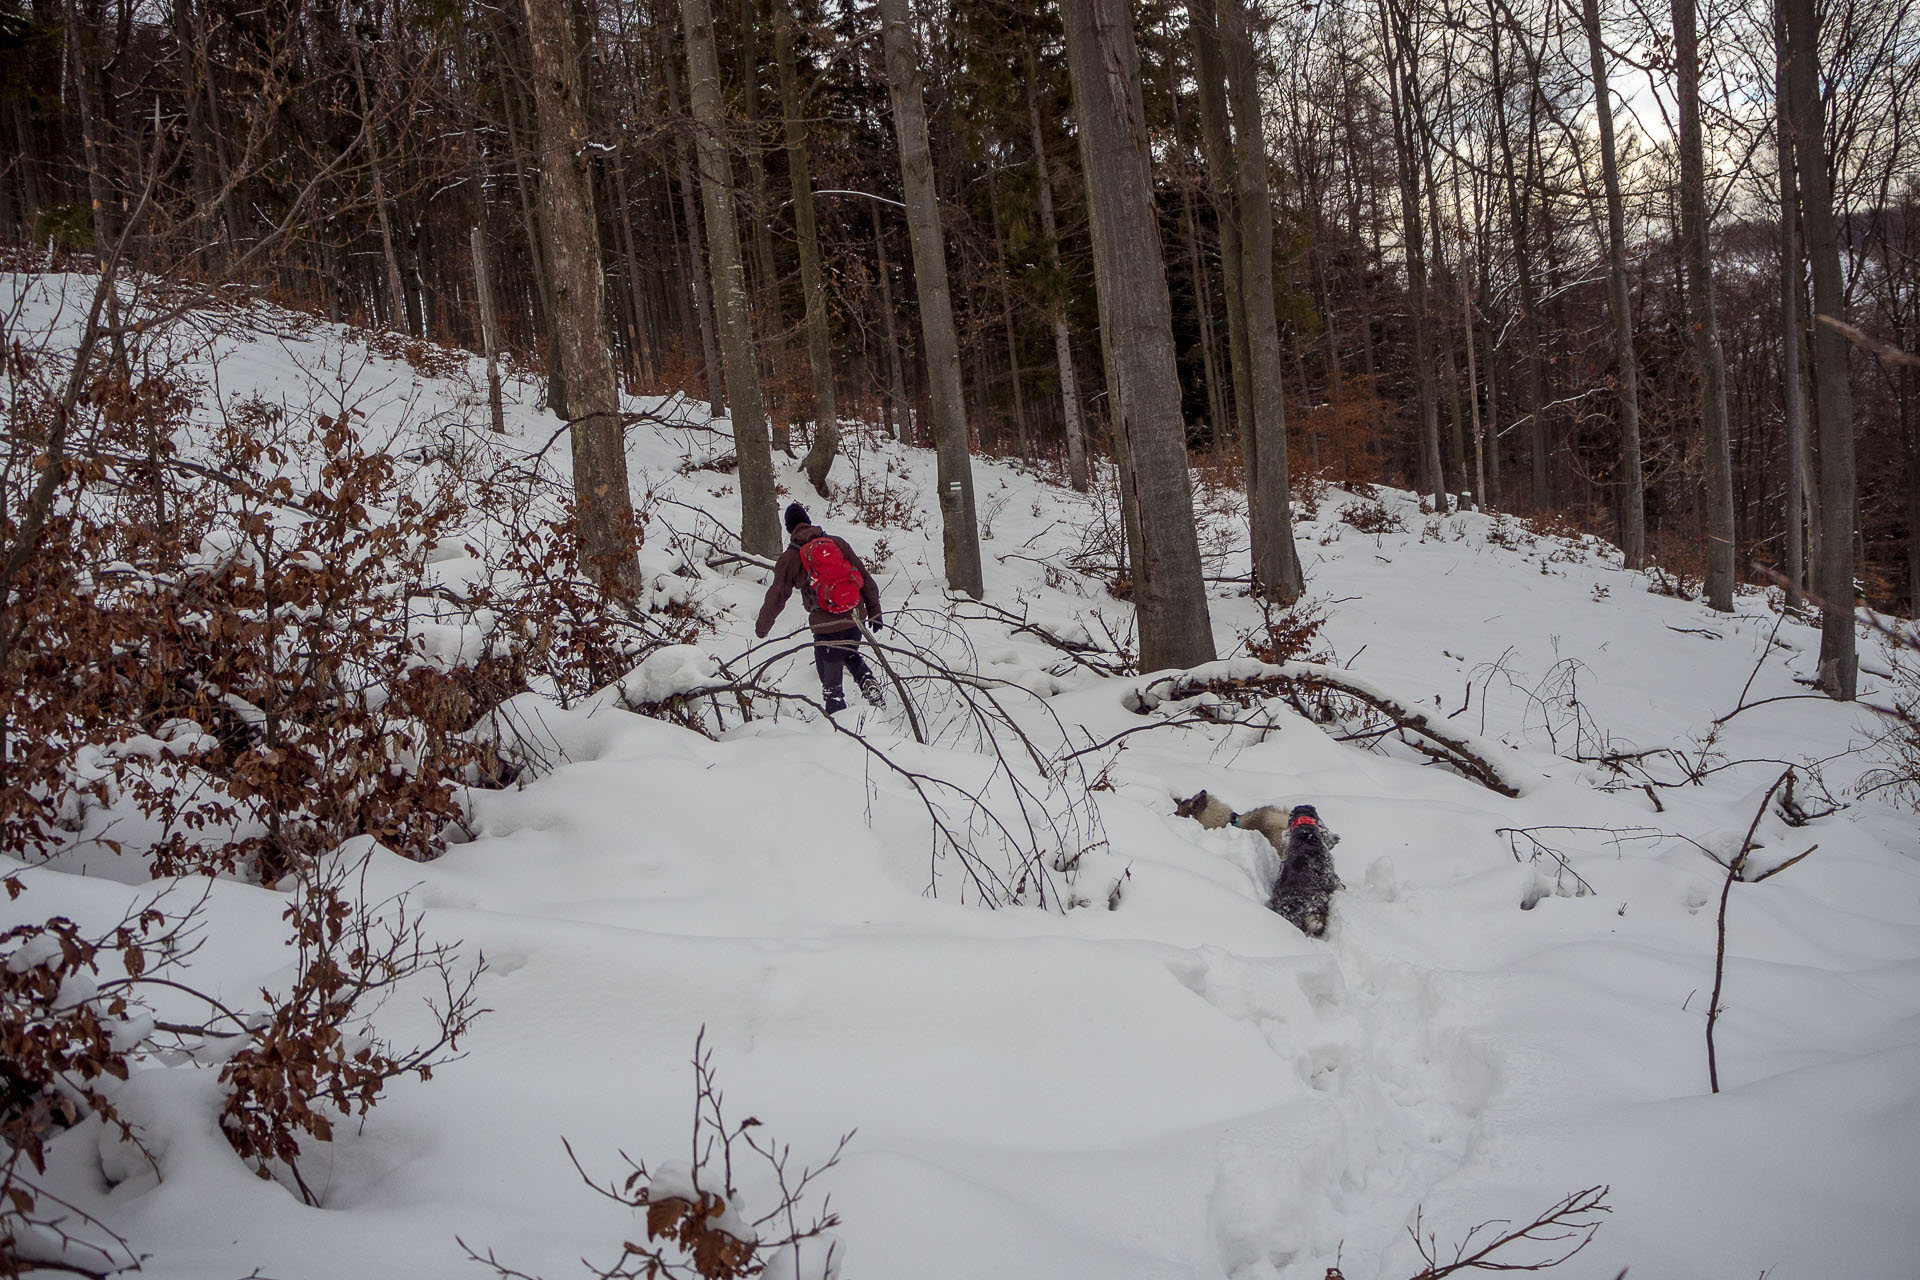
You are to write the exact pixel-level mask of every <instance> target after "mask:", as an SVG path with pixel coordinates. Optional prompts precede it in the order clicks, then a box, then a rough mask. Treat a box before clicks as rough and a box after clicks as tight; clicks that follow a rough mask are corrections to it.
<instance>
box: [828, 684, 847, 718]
mask: <svg viewBox="0 0 1920 1280" xmlns="http://www.w3.org/2000/svg"><path fill="white" fill-rule="evenodd" d="M822 705H823V706H825V708H826V711H827V714H828V715H832V714H833V713H834V712H836V711H845V710H846V709H847V695H846V692H845V691H844V690H841V689H828V690H827V691H826V700H825V702H824V703H823V704H822Z"/></svg>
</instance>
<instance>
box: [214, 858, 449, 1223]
mask: <svg viewBox="0 0 1920 1280" xmlns="http://www.w3.org/2000/svg"><path fill="white" fill-rule="evenodd" d="M366 868H367V862H366V859H364V858H363V859H361V860H360V861H359V862H358V863H357V864H356V863H351V862H348V861H347V860H345V859H335V860H333V862H332V863H331V864H330V865H327V866H325V867H322V868H321V869H319V870H318V871H316V872H313V873H310V874H308V875H306V876H305V877H303V881H302V883H301V885H300V887H299V889H298V891H297V892H296V894H295V896H294V900H293V902H292V903H291V904H290V905H289V906H288V907H287V910H286V912H285V918H286V920H287V921H288V922H289V923H290V924H291V925H292V927H293V941H294V948H295V954H296V958H295V962H294V974H295V976H294V980H293V983H292V985H291V986H290V987H289V988H288V989H287V990H286V991H285V992H284V993H280V994H278V995H271V994H269V995H268V999H269V1001H270V1003H271V1006H272V1007H271V1012H270V1013H269V1014H268V1015H267V1016H266V1017H265V1018H264V1019H250V1020H249V1021H248V1023H247V1026H246V1030H245V1034H246V1037H247V1041H248V1043H247V1044H246V1045H245V1047H243V1048H242V1049H241V1050H240V1051H239V1052H238V1053H236V1054H234V1055H233V1056H232V1057H231V1058H229V1059H228V1060H227V1063H226V1065H225V1066H223V1067H222V1068H221V1071H220V1083H221V1084H223V1085H224V1086H226V1090H227V1095H226V1104H225V1107H224V1108H223V1110H222V1112H221V1116H220V1127H221V1129H222V1130H223V1131H224V1132H225V1133H226V1136H227V1141H228V1142H229V1143H230V1144H232V1146H233V1149H234V1151H235V1152H236V1153H238V1154H239V1156H240V1157H241V1158H242V1159H243V1160H247V1161H250V1162H251V1163H252V1164H253V1165H254V1168H255V1170H256V1171H257V1172H258V1173H259V1174H260V1176H261V1177H263V1178H265V1177H270V1176H272V1173H273V1171H274V1170H276V1169H278V1170H280V1171H284V1173H285V1174H286V1176H287V1177H288V1178H290V1179H291V1180H292V1182H293V1184H294V1186H295V1187H296V1188H297V1189H298V1190H299V1192H300V1196H301V1198H302V1199H303V1200H305V1201H306V1202H307V1203H308V1204H318V1203H319V1202H320V1201H319V1197H318V1196H317V1195H316V1194H315V1192H314V1190H313V1188H312V1187H311V1186H310V1185H309V1184H308V1183H307V1180H306V1178H305V1176H304V1175H303V1174H302V1172H301V1170H300V1155H301V1149H302V1148H301V1140H302V1138H303V1136H304V1137H307V1138H312V1139H314V1140H316V1141H319V1142H331V1141H332V1140H333V1123H334V1120H335V1119H344V1118H346V1117H350V1116H353V1115H356V1114H358V1115H365V1114H366V1113H367V1112H368V1111H369V1110H371V1109H372V1108H373V1105H374V1104H375V1103H376V1102H377V1101H378V1100H379V1098H380V1095H381V1093H382V1092H383V1091H384V1090H385V1089H386V1087H387V1085H388V1084H390V1083H392V1082H393V1081H394V1080H397V1079H399V1078H400V1077H402V1076H408V1075H412V1076H417V1077H419V1078H420V1079H421V1080H431V1079H432V1078H433V1070H434V1068H435V1067H437V1066H440V1065H443V1064H444V1063H447V1062H450V1061H452V1060H454V1059H455V1058H457V1057H458V1056H459V1044H460V1037H461V1036H462V1035H464V1034H465V1033H466V1031H467V1029H468V1028H469V1027H470V1026H471V1025H472V1024H473V1021H474V1019H475V1018H477V1017H479V1016H480V1014H481V1013H483V1012H484V1010H482V1009H481V1008H480V1005H479V999H478V997H477V995H476V988H477V986H478V983H479V980H480V975H481V974H482V973H484V972H485V970H486V964H485V961H484V960H480V961H475V962H474V963H473V964H471V965H462V964H461V962H460V959H459V956H458V944H455V943H446V942H431V941H429V940H428V939H427V938H426V936H425V934H424V933H423V931H422V928H421V922H420V917H419V916H418V914H417V913H415V912H414V911H413V910H412V908H411V905H410V904H409V902H408V900H407V896H406V895H405V894H401V895H398V896H395V897H391V898H387V899H385V900H384V901H378V902H369V901H368V900H367V897H366V886H365V876H366ZM421 987H424V988H425V994H424V995H423V996H422V999H423V1002H424V1003H425V1004H426V1006H427V1008H428V1009H429V1011H430V1012H431V1015H432V1021H433V1024H434V1033H433V1036H432V1038H431V1039H430V1040H429V1041H428V1042H427V1043H425V1044H421V1045H414V1046H411V1047H405V1048H401V1047H397V1046H395V1045H393V1044H392V1043H391V1042H389V1041H388V1040H387V1039H386V1038H385V1037H384V1036H382V1035H380V1034H379V1033H378V1032H377V1031H376V1030H375V1028H374V1024H373V1018H374V1015H375V1014H377V1013H378V1012H379V1010H380V1008H381V1006H382V1005H384V1004H385V1003H386V1002H387V1001H388V1000H389V999H390V998H392V997H393V996H394V995H395V994H397V993H399V992H400V991H403V990H408V991H411V990H416V989H419V988H421Z"/></svg>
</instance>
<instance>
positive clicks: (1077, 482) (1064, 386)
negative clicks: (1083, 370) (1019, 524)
mask: <svg viewBox="0 0 1920 1280" xmlns="http://www.w3.org/2000/svg"><path fill="white" fill-rule="evenodd" d="M1038 78H1039V76H1038V71H1037V68H1036V67H1035V65H1034V57H1033V55H1032V54H1031V53H1029V54H1028V55H1027V119H1028V121H1029V122H1030V123H1031V124H1032V126H1033V162H1034V165H1035V166H1036V167H1037V169H1038V171H1039V174H1038V176H1039V179H1040V233H1041V234H1042V235H1044V236H1045V237H1046V238H1047V270H1048V271H1049V272H1050V273H1052V274H1053V275H1054V276H1056V277H1057V276H1058V275H1059V274H1060V227H1059V224H1058V223H1057V222H1056V221H1055V220H1054V215H1053V173H1052V168H1051V166H1050V165H1048V164H1047V135H1046V132H1045V131H1044V130H1043V129H1042V128H1041V127H1040V100H1039V98H1038V97H1037V96H1036V94H1035V90H1034V81H1035V80H1037V79H1038ZM1060 292H1061V291H1060V290H1059V289H1058V288H1055V289H1051V290H1049V291H1048V294H1047V318H1048V320H1049V321H1050V322H1051V323H1052V326H1053V360H1054V364H1055V365H1056V366H1057V367H1058V369H1059V373H1060V415H1061V417H1062V418H1063V419H1064V420H1065V424H1066V432H1067V483H1068V484H1070V485H1072V486H1073V487H1074V490H1075V491H1076V492H1078V493H1085V492H1086V491H1087V429H1086V426H1085V425H1084V421H1083V419H1082V418H1081V414H1080V380H1079V377H1078V375H1077V374H1075V372H1074V368H1073V337H1072V334H1071V333H1070V332H1069V330H1068V329H1067V309H1066V304H1065V303H1064V302H1062V301H1061V298H1060Z"/></svg>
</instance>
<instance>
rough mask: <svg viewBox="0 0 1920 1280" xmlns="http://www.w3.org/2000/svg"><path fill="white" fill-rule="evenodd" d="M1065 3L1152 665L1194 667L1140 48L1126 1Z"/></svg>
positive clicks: (1185, 498) (1202, 608)
mask: <svg viewBox="0 0 1920 1280" xmlns="http://www.w3.org/2000/svg"><path fill="white" fill-rule="evenodd" d="M1061 10H1062V15H1063V17H1064V19H1065V26H1066V36H1067V67H1068V74H1069V76H1070V78H1071V80H1072V82H1073V98H1074V110H1075V115H1076V117H1077V119H1078V121H1079V125H1080V161H1081V164H1080V169H1081V172H1082V173H1083V174H1085V176H1086V183H1087V212H1088V216H1089V223H1090V229H1091V231H1092V235H1093V259H1094V284H1095V290H1096V292H1097V294H1098V296H1099V306H1100V337H1101V345H1102V347H1103V348H1104V350H1105V354H1106V368H1107V391H1108V400H1109V402H1110V404H1111V405H1112V415H1113V417H1112V421H1113V434H1114V442H1115V446H1116V448H1115V452H1116V454H1117V456H1118V462H1119V467H1120V472H1121V478H1122V490H1123V493H1124V492H1125V491H1126V490H1127V489H1129V488H1130V489H1131V491H1132V494H1133V500H1134V503H1135V516H1136V518H1137V521H1138V528H1139V535H1138V536H1139V543H1138V551H1137V555H1136V558H1135V562H1134V565H1133V584H1134V605H1135V607H1136V609H1137V610H1138V614H1139V619H1140V669H1141V670H1142V671H1158V670H1164V669H1166V668H1168V667H1190V666H1193V665H1195V664H1196V663H1201V662H1207V661H1210V660H1212V658H1213V656H1214V648H1213V627H1212V623H1211V621H1210V620H1209V618H1208V615H1207V593H1206V587H1205V583H1204V582H1203V581H1202V579H1201V576H1200V547H1199V542H1198V539H1197V536H1196V533H1195V527H1194V514H1193V491H1192V482H1191V478H1190V476H1189V473H1188V469H1187V449H1186V422H1185V420H1184V419H1183V417H1182V415H1181V409H1180V377H1179V370H1178V368H1177V367H1176V363H1175V356H1174V346H1173V318H1172V304H1171V302H1170V301H1169V299H1168V296H1167V270H1166V263H1165V260H1164V259H1163V258H1162V256H1161V248H1160V233H1159V227H1158V224H1157V221H1156V216H1155V210H1154V203H1153V181H1152V171H1151V167H1150V158H1149V154H1148V151H1147V131H1146V128H1145V121H1144V115H1145V112H1144V109H1143V107H1142V105H1141V99H1140V57H1139V52H1138V49H1137V48H1136V46H1135V44H1134V35H1133V22H1132V17H1131V14H1130V12H1129V10H1128V6H1127V3H1126V0H1064V3H1063V4H1062V5H1061Z"/></svg>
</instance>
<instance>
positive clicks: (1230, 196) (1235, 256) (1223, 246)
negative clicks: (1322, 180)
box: [1187, 0, 1260, 511]
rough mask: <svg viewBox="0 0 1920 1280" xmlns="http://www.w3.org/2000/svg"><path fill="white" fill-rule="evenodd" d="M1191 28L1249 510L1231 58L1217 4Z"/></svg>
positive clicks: (1254, 496) (1197, 5) (1193, 13)
mask: <svg viewBox="0 0 1920 1280" xmlns="http://www.w3.org/2000/svg"><path fill="white" fill-rule="evenodd" d="M1187 28H1188V31H1189V32H1190V33H1191V37H1192V40H1193V79H1194V91H1195V94H1196V96H1197V97H1198V98H1199V100H1200V153H1201V155H1202V156H1203V157H1204V158H1205V160H1206V162H1207V190H1208V194H1209V195H1210V196H1211V197H1212V199H1213V213H1214V220H1215V223H1216V225H1217V226H1218V227H1219V229H1220V283H1221V292H1222V293H1223V294H1224V295H1225V301H1226V310H1227V367H1228V370H1227V376H1228V381H1229V383H1230V384H1231V386H1232V390H1233V420H1234V427H1235V434H1236V436H1237V438H1238V439H1239V441H1240V462H1241V467H1242V470H1243V471H1244V473H1245V477H1246V479H1245V483H1246V488H1247V509H1248V510H1249V511H1251V510H1252V509H1253V508H1254V506H1255V505H1256V504H1257V503H1258V502H1259V500H1260V495H1259V492H1258V489H1259V483H1260V477H1259V475H1258V473H1257V470H1256V467H1255V458H1254V420H1253V390H1252V384H1251V382H1250V378H1251V372H1250V371H1249V369H1248V367H1247V366H1248V360H1247V308H1246V299H1245V293H1246V276H1245V273H1244V269H1243V267H1242V264H1241V257H1242V254H1241V239H1240V210H1239V203H1238V198H1237V196H1236V191H1235V189H1236V187H1237V186H1238V183H1237V182H1236V180H1235V177H1234V167H1235V164H1234V153H1233V144H1232V141H1231V138H1230V136H1229V131H1228V127H1227V69H1226V54H1225V53H1224V52H1223V50H1222V48H1221V44H1220V24H1219V20H1218V18H1217V17H1216V16H1215V13H1214V4H1213V0H1190V3H1188V5H1187Z"/></svg>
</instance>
